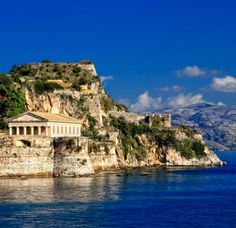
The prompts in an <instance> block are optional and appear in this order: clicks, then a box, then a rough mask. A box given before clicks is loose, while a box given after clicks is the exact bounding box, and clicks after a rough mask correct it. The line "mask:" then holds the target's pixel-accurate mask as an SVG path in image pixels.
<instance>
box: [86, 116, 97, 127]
mask: <svg viewBox="0 0 236 228" xmlns="http://www.w3.org/2000/svg"><path fill="white" fill-rule="evenodd" d="M87 119H88V122H89V128H90V129H93V128H94V127H95V126H96V124H97V122H98V121H97V120H96V119H95V118H94V117H93V116H91V115H89V114H88V115H87Z"/></svg>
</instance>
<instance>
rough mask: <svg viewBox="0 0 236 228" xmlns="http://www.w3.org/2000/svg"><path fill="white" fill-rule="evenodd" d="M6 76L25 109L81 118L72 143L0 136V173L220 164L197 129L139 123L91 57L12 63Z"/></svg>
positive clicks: (56, 173)
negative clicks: (108, 88) (76, 60)
mask: <svg viewBox="0 0 236 228" xmlns="http://www.w3.org/2000/svg"><path fill="white" fill-rule="evenodd" d="M11 77H12V78H13V79H14V83H15V85H16V86H17V87H19V88H20V89H21V90H22V92H23V94H24V96H25V106H26V109H27V110H29V111H39V112H50V113H63V114H67V115H69V116H73V117H75V118H79V119H82V120H83V126H82V135H83V137H82V138H81V139H80V141H79V142H76V140H75V139H70V138H67V139H65V138H64V139H60V138H59V139H55V140H52V139H50V138H43V139H42V138H39V139H32V138H31V139H16V138H15V139H14V138H10V137H6V136H3V137H1V145H2V146H1V147H0V157H1V158H0V159H2V162H1V166H0V176H14V175H32V176H39V175H45V176H81V175H87V174H93V173H94V172H97V171H100V170H110V169H122V168H132V167H143V166H158V165H166V166H214V165H223V163H222V162H221V161H220V160H219V158H218V157H217V156H216V155H215V154H214V153H213V152H211V151H210V150H209V149H208V148H207V146H206V144H205V143H204V141H203V140H202V138H201V135H199V134H198V133H196V132H194V131H192V130H189V129H184V128H176V127H165V126H162V125H160V126H159V127H158V126H153V127H152V126H149V125H147V124H143V123H139V122H138V117H137V115H136V114H134V113H129V112H127V109H126V108H125V107H124V106H123V105H120V104H118V103H116V102H115V101H114V100H113V99H112V98H111V97H110V96H109V95H108V94H106V93H105V91H104V89H103V87H102V84H101V81H100V79H99V77H98V76H97V73H96V70H95V67H94V65H93V64H91V62H88V61H86V62H82V63H56V64H53V63H39V64H26V65H20V66H15V67H13V69H12V70H11ZM14 140H15V141H14ZM40 140H41V141H42V142H41V141H40ZM24 157H27V159H24Z"/></svg>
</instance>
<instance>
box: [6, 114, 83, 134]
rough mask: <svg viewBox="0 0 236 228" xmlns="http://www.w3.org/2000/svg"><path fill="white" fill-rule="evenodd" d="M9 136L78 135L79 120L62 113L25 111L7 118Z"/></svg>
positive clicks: (79, 131)
mask: <svg viewBox="0 0 236 228" xmlns="http://www.w3.org/2000/svg"><path fill="white" fill-rule="evenodd" d="M9 134H10V135H11V136H19V135H21V136H22V135H25V136H48V137H80V136H81V122H80V121H79V120H78V119H75V118H73V117H70V116H66V115H62V114H52V113H41V112H26V113H23V114H21V115H19V116H17V117H14V118H12V119H10V120H9Z"/></svg>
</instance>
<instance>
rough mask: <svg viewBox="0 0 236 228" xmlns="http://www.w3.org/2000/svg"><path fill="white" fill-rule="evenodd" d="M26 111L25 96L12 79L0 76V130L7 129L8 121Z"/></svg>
mask: <svg viewBox="0 0 236 228" xmlns="http://www.w3.org/2000/svg"><path fill="white" fill-rule="evenodd" d="M24 111H25V96H24V94H23V93H22V92H21V90H20V89H19V88H18V87H17V84H16V83H15V82H14V81H13V79H12V77H9V76H6V75H2V74H0V128H2V129H3V128H6V127H7V122H6V119H7V118H10V117H13V116H16V115H19V114H20V113H22V112H24Z"/></svg>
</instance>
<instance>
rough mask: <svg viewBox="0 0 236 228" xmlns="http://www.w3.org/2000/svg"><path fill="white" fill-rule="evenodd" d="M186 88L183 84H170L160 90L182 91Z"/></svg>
mask: <svg viewBox="0 0 236 228" xmlns="http://www.w3.org/2000/svg"><path fill="white" fill-rule="evenodd" d="M183 89H184V87H182V86H179V85H173V86H170V87H162V88H160V90H161V91H162V92H169V91H170V92H180V91H182V90H183Z"/></svg>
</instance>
